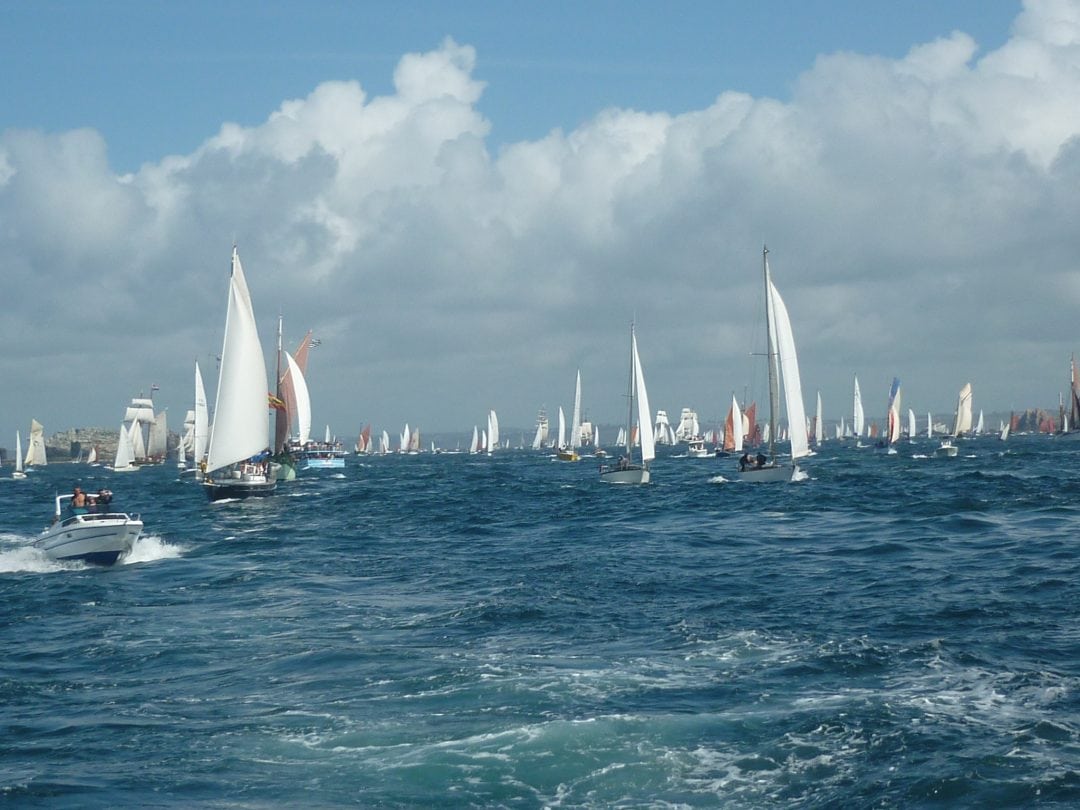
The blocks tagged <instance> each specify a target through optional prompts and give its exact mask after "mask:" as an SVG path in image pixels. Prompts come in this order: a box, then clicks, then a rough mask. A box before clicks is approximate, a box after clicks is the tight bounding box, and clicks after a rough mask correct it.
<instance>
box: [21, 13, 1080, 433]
mask: <svg viewBox="0 0 1080 810" xmlns="http://www.w3.org/2000/svg"><path fill="white" fill-rule="evenodd" d="M475 67H476V54H475V52H474V51H473V49H472V48H471V47H469V46H467V45H460V44H458V43H456V42H454V41H453V40H446V41H445V42H443V43H442V44H441V45H440V46H439V47H438V48H436V49H434V50H433V51H431V52H428V53H417V54H407V55H405V56H403V57H402V58H401V60H400V62H399V64H398V66H397V69H396V70H395V72H394V91H393V93H391V94H388V95H386V96H376V97H369V95H368V94H367V93H366V92H365V91H364V89H363V86H362V84H361V83H360V82H359V81H345V82H337V81H335V82H326V83H324V84H321V85H319V86H317V87H315V88H313V89H312V91H311V92H310V94H309V95H307V96H306V97H304V98H300V99H291V100H287V101H285V102H283V103H282V104H281V105H280V107H279V108H278V109H277V110H276V111H273V112H271V113H270V114H269V115H268V117H267V118H266V120H265V121H264V122H263V123H261V124H259V125H257V126H240V125H238V124H235V123H224V124H223V125H222V126H221V128H220V130H219V131H218V132H217V133H216V134H214V135H212V136H210V137H208V138H207V140H206V141H205V143H203V144H202V146H200V147H199V148H198V149H197V150H196V151H194V152H193V153H191V154H188V155H173V156H168V157H165V158H163V159H162V160H161V161H159V162H157V163H153V164H147V165H145V166H143V167H142V168H141V169H140V170H139V171H137V172H135V173H132V174H129V175H123V176H121V175H117V174H115V173H114V172H113V171H112V170H111V169H110V167H109V164H108V159H107V148H106V144H105V143H104V142H103V141H102V139H101V137H100V136H99V135H97V134H96V133H94V132H91V131H84V130H79V131H73V132H67V133H59V134H45V133H41V132H32V131H6V132H4V133H2V134H0V262H2V265H3V267H4V268H5V269H4V287H5V301H6V302H7V304H8V305H7V306H6V307H5V310H6V316H5V317H4V318H3V319H0V335H2V336H3V337H4V339H5V345H6V346H7V347H8V352H7V353H6V354H5V356H4V358H3V360H0V369H2V371H3V375H4V379H6V380H9V381H22V383H23V384H22V385H18V386H15V387H17V388H20V389H22V390H25V391H28V392H31V393H25V394H20V395H18V397H13V398H11V399H10V400H9V402H10V407H9V408H8V409H6V410H8V411H10V412H9V413H7V414H5V415H6V416H8V419H9V420H11V422H12V424H14V422H15V421H16V420H17V421H19V423H20V424H21V423H22V422H25V421H27V420H28V419H29V417H30V415H32V414H36V415H38V416H39V418H42V417H44V418H46V419H48V420H49V421H50V422H51V423H52V426H55V427H57V428H60V427H65V426H67V425H69V424H75V425H78V424H90V423H103V424H111V423H112V422H116V421H118V416H119V414H120V412H121V408H122V406H123V404H124V400H125V399H126V398H127V397H128V396H131V395H132V394H134V393H137V391H138V389H140V388H141V389H147V388H148V387H149V383H150V382H158V383H161V384H162V392H163V393H162V396H163V397H164V398H166V399H167V400H168V401H169V402H171V403H172V406H173V409H174V411H175V412H177V413H181V412H182V410H183V408H185V407H187V405H186V402H187V391H188V389H189V388H190V384H189V381H188V377H189V376H190V371H189V369H190V362H191V360H193V359H194V358H196V357H200V358H202V359H203V364H204V366H206V365H207V363H208V362H209V363H210V365H211V371H210V372H208V374H207V376H208V378H211V379H212V378H213V373H212V360H211V359H210V358H212V356H213V354H215V353H216V352H217V350H218V347H219V345H220V339H221V330H222V325H221V320H222V318H223V313H224V306H225V304H224V299H225V284H226V271H227V267H228V255H229V250H230V247H231V244H232V243H233V241H237V242H238V243H239V246H240V250H241V255H242V256H243V259H244V266H245V269H246V271H247V274H248V281H249V286H250V288H251V291H252V296H253V298H254V301H255V304H256V307H257V308H258V310H259V312H258V314H259V316H260V322H261V328H262V333H263V337H264V342H266V343H267V345H268V347H269V344H270V341H271V338H272V334H273V330H274V328H275V320H276V314H277V312H278V311H279V310H280V311H281V312H283V313H284V317H285V324H286V327H285V328H286V343H287V344H288V345H293V344H295V343H296V342H297V341H298V340H299V337H300V336H301V335H302V334H303V332H304V331H306V330H307V329H308V328H313V329H315V330H316V332H317V333H318V334H320V336H321V337H323V346H322V347H321V348H319V349H318V350H317V352H316V353H315V354H314V355H313V357H312V360H311V378H312V379H311V380H310V383H311V387H312V393H313V397H314V401H315V409H316V413H315V419H316V421H317V422H318V421H330V422H331V423H332V424H333V425H334V426H335V427H338V428H340V430H341V431H343V432H344V431H346V430H348V431H351V430H354V429H356V428H358V427H359V422H360V421H361V420H370V421H374V422H376V423H378V424H380V425H381V426H387V427H390V428H394V427H396V426H397V423H398V422H402V423H403V422H404V421H406V420H408V421H410V423H411V424H417V423H419V424H421V425H422V426H429V427H430V428H433V429H443V430H453V429H461V430H464V429H466V428H467V427H469V426H470V425H471V424H472V422H473V421H476V420H479V419H480V418H481V417H482V415H483V414H484V413H486V410H487V409H488V408H490V407H495V408H497V409H499V412H500V419H501V421H502V423H503V424H504V425H521V426H522V427H527V426H528V424H529V423H531V420H532V418H533V416H534V414H535V411H536V408H537V407H538V406H539V405H541V404H546V405H547V406H548V407H549V409H553V408H554V407H555V406H556V405H558V404H559V403H567V402H568V401H569V399H570V396H571V393H572V392H571V386H572V383H573V374H574V370H575V369H576V368H577V367H579V366H580V367H581V368H582V370H583V374H584V376H585V380H586V401H587V405H588V406H589V407H590V411H591V413H592V415H593V416H594V418H596V419H599V420H601V421H604V420H611V421H616V420H618V419H619V418H620V417H619V414H620V413H621V392H622V388H623V385H624V377H625V373H626V370H625V368H624V366H625V354H626V351H625V344H626V327H627V324H628V322H629V320H630V318H631V317H633V316H635V313H636V317H637V319H638V322H639V340H640V342H641V349H642V354H643V358H644V360H645V363H646V373H647V376H648V379H649V381H650V386H651V387H652V388H654V389H655V393H654V394H653V395H652V397H653V399H654V400H655V404H656V405H657V406H658V407H665V408H666V409H667V410H668V411H669V412H671V411H675V412H678V409H679V408H680V407H681V406H683V405H690V406H693V407H696V408H697V410H698V411H699V413H701V415H702V416H703V417H704V418H710V417H716V416H719V415H720V413H722V411H723V410H724V409H725V408H726V404H725V403H726V402H727V401H728V400H729V399H730V393H731V392H732V391H736V392H739V393H740V394H741V392H742V391H743V389H744V386H745V385H747V384H748V383H750V382H751V381H752V379H753V378H754V374H755V372H754V371H753V370H752V368H751V367H752V365H753V360H752V358H750V356H749V355H750V353H751V352H752V351H755V350H759V348H760V347H759V346H757V345H755V344H754V335H755V332H754V327H755V324H758V325H760V315H759V314H758V308H759V306H760V300H761V294H760V291H759V288H760V278H759V267H760V250H761V244H762V243H763V242H768V243H769V245H770V248H771V250H772V254H771V256H772V264H773V269H774V273H775V276H776V281H777V284H778V286H779V287H780V289H781V291H782V292H783V293H784V295H785V299H786V300H787V303H788V308H789V311H790V314H791V317H792V321H793V325H794V329H795V333H796V339H797V341H798V344H799V348H800V353H801V360H802V364H803V374H802V378H803V383H804V386H805V387H806V389H807V390H806V394H807V396H808V397H810V396H812V393H813V390H814V389H821V390H822V392H823V395H824V396H825V400H826V409H827V411H829V410H831V411H832V414H827V416H829V415H832V416H834V417H838V416H839V415H840V413H841V411H842V410H843V409H844V408H845V407H846V404H847V402H848V400H849V385H850V377H851V374H852V373H854V372H858V373H859V374H860V377H861V379H863V391H864V394H867V392H868V389H869V390H870V391H872V390H874V388H873V386H874V385H877V384H880V388H881V400H882V410H883V409H884V401H885V397H886V394H887V385H888V381H889V380H890V379H891V378H892V376H893V375H894V374H896V375H899V376H900V377H901V378H904V379H905V380H906V393H905V402H906V403H911V404H912V405H913V406H916V407H918V408H920V409H921V410H925V409H930V408H937V409H943V408H945V407H947V406H949V405H950V404H951V402H952V400H953V397H954V396H955V391H956V389H957V388H958V387H959V385H960V384H961V383H963V382H964V381H966V380H969V379H970V380H972V381H973V382H974V383H975V390H976V397H977V399H981V401H982V403H984V404H985V406H986V407H988V408H1002V409H1007V408H1009V407H1012V406H1018V407H1022V406H1026V405H1046V404H1047V401H1048V399H1050V398H1051V397H1053V398H1054V399H1056V392H1057V390H1058V389H1059V388H1060V387H1061V384H1062V377H1063V376H1064V373H1063V368H1064V365H1065V362H1066V360H1067V356H1068V353H1069V351H1071V350H1072V348H1073V343H1072V334H1071V332H1070V330H1071V329H1075V327H1074V325H1073V324H1074V321H1075V319H1074V318H1073V317H1072V313H1073V312H1074V311H1075V309H1076V308H1077V305H1078V304H1080V283H1078V282H1077V278H1078V277H1080V274H1078V273H1077V270H1078V267H1077V256H1078V255H1080V244H1078V242H1080V237H1078V236H1077V229H1076V228H1075V224H1074V222H1073V219H1074V218H1075V211H1076V210H1077V202H1078V200H1077V195H1078V193H1080V191H1078V190H1080V186H1078V184H1077V182H1076V181H1077V176H1078V168H1080V148H1078V146H1077V143H1078V140H1077V134H1078V133H1080V108H1078V107H1077V105H1076V104H1075V99H1076V98H1077V97H1080V12H1078V4H1077V3H1075V2H1065V1H1064V0H1029V2H1027V3H1026V4H1025V6H1024V9H1023V12H1022V13H1021V14H1020V15H1019V17H1018V18H1017V20H1016V21H1015V24H1014V27H1013V31H1012V36H1011V38H1010V40H1009V41H1008V42H1006V43H1005V44H1004V45H1003V46H1002V47H1001V48H999V49H997V50H996V51H993V52H990V53H980V50H979V46H978V43H976V42H974V41H973V40H972V39H971V37H970V36H968V35H967V34H965V33H963V32H952V33H950V34H948V35H946V36H943V37H942V38H940V39H938V40H936V41H934V42H929V43H919V44H915V45H914V46H913V47H912V48H911V50H910V51H909V53H908V54H906V55H905V56H904V57H902V58H900V59H895V60H893V59H885V58H882V57H879V56H874V55H865V54H857V53H835V54H827V55H823V56H821V57H820V58H819V59H818V60H817V61H816V62H815V63H814V64H813V65H812V66H810V67H808V69H807V71H806V72H805V73H804V74H803V75H802V76H801V77H799V79H798V81H797V83H796V85H795V89H794V93H793V95H792V97H791V99H790V100H788V101H783V102H782V101H778V100H775V99H767V98H753V97H750V96H747V95H744V94H739V93H733V92H726V91H724V90H723V88H717V90H718V95H717V97H716V100H715V102H714V103H713V104H711V105H710V106H709V107H707V108H706V109H702V110H697V111H692V112H689V113H685V114H680V115H673V114H670V113H667V112H664V111H639V110H626V109H615V108H612V109H604V110H598V111H597V112H596V114H595V116H594V117H593V118H592V119H591V120H589V121H587V122H585V123H583V124H582V125H581V126H580V127H578V128H577V129H575V130H574V131H571V132H562V131H559V130H554V131H552V132H550V133H549V134H548V135H547V136H546V137H543V138H541V139H539V140H536V141H530V142H521V143H512V144H503V145H497V144H492V143H490V142H489V141H488V135H489V130H490V124H489V122H488V121H487V120H485V119H484V117H483V116H482V115H481V114H480V113H479V112H478V111H477V102H478V101H479V99H480V98H481V95H482V93H483V89H484V84H483V82H480V81H478V80H477V79H476V78H475V77H474V75H473V73H474V70H475ZM757 334H758V335H760V331H759V332H758V333H757ZM1021 345H1022V346H1023V347H1024V349H1023V354H1022V355H1021V354H1018V353H1017V351H1016V350H1015V347H1017V346H1021ZM99 357H107V358H108V361H107V362H105V363H100V364H98V365H96V367H95V374H94V376H95V381H96V382H95V385H94V386H93V390H92V391H90V392H88V393H87V394H86V396H85V397H84V398H81V399H82V401H81V402H79V403H78V405H76V404H75V403H73V402H72V401H71V397H70V396H64V393H63V392H64V391H65V387H64V386H65V385H70V380H71V379H72V376H73V375H77V374H78V373H79V372H80V371H81V370H82V369H85V367H86V365H87V363H88V362H90V361H91V358H99ZM43 367H47V368H49V369H50V371H49V372H48V376H49V377H50V379H51V380H52V382H51V383H50V385H52V386H53V387H51V388H28V387H27V385H26V382H27V381H29V380H35V381H40V380H41V379H42V368H43ZM760 376H761V375H760V373H758V374H757V378H758V379H760ZM43 385H44V384H43ZM977 407H978V404H977ZM871 410H873V409H872V408H871Z"/></svg>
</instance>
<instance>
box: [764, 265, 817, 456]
mask: <svg viewBox="0 0 1080 810" xmlns="http://www.w3.org/2000/svg"><path fill="white" fill-rule="evenodd" d="M769 293H770V296H771V297H772V302H773V325H774V327H775V332H776V353H777V355H778V357H779V365H780V369H781V371H782V373H783V378H784V406H785V409H786V410H787V421H788V438H789V439H790V441H791V458H792V459H793V460H794V459H798V458H802V457H803V456H805V455H808V454H809V453H810V445H809V440H808V437H807V435H806V410H805V408H804V407H803V398H802V383H801V381H800V379H799V358H798V357H797V356H796V354H795V336H794V335H793V334H792V333H791V320H790V319H789V318H788V312H787V307H786V306H785V305H784V299H783V298H781V297H780V293H779V291H778V290H777V289H776V286H775V285H774V284H773V283H772V282H771V281H770V282H769Z"/></svg>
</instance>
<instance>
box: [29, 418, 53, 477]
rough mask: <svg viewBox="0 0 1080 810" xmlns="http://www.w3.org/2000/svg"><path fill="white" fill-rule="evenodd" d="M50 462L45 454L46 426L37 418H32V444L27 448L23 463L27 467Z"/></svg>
mask: <svg viewBox="0 0 1080 810" xmlns="http://www.w3.org/2000/svg"><path fill="white" fill-rule="evenodd" d="M48 463H49V460H48V458H47V456H46V454H45V427H44V426H43V425H42V424H41V422H39V421H38V420H37V419H31V420H30V444H29V446H28V447H27V448H26V458H24V459H23V464H25V465H26V466H27V467H44V466H46V465H47V464H48Z"/></svg>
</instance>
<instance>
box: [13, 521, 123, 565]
mask: <svg viewBox="0 0 1080 810" xmlns="http://www.w3.org/2000/svg"><path fill="white" fill-rule="evenodd" d="M142 530H143V523H142V521H141V520H138V519H136V518H131V517H129V516H128V515H125V514H107V515H79V516H76V517H72V518H68V519H67V520H65V521H63V522H61V523H56V524H53V525H52V526H50V527H49V528H48V529H46V530H45V531H44V532H43V533H42V534H41V536H40V537H39V538H38V539H37V540H35V541H34V546H35V548H38V549H41V551H43V552H44V553H45V556H47V557H48V558H49V559H52V560H58V561H73V560H80V561H83V562H88V563H93V564H94V565H113V564H114V563H115V562H116V561H117V560H118V559H120V557H121V556H123V555H124V554H127V553H128V552H130V551H131V549H132V547H133V546H134V545H135V541H136V540H138V539H139V535H140V534H142Z"/></svg>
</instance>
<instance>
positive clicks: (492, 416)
mask: <svg viewBox="0 0 1080 810" xmlns="http://www.w3.org/2000/svg"><path fill="white" fill-rule="evenodd" d="M498 446H499V417H498V415H497V414H496V413H495V410H494V409H492V410H490V411H488V450H487V451H488V455H489V456H490V455H491V454H492V453H493V452H495V449H496V448H497V447H498Z"/></svg>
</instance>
